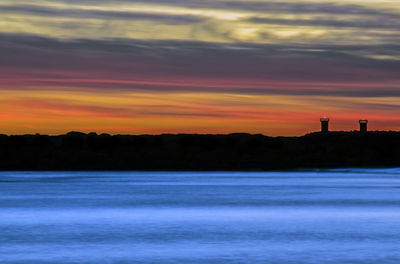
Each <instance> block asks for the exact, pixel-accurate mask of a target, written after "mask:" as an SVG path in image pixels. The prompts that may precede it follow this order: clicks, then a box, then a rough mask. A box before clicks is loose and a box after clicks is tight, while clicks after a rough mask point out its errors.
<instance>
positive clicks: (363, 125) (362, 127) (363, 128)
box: [358, 120, 368, 132]
mask: <svg viewBox="0 0 400 264" xmlns="http://www.w3.org/2000/svg"><path fill="white" fill-rule="evenodd" d="M358 122H359V123H360V132H367V124H368V120H359V121H358Z"/></svg>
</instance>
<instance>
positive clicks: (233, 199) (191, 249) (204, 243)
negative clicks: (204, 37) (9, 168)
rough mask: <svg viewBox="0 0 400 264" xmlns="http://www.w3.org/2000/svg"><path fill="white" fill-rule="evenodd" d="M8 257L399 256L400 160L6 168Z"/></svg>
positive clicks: (296, 263) (94, 261)
mask: <svg viewBox="0 0 400 264" xmlns="http://www.w3.org/2000/svg"><path fill="white" fill-rule="evenodd" d="M0 263H1V264H67V263H68V264H69V263H71V264H72V263H74V264H75V263H76V264H78V263H79V264H85V263H87V264H102V263H106V264H107V263H110V264H111V263H112V264H114V263H116V264H132V263H140V264H150V263H151V264H164V263H182V264H196V263H202V264H203V263H204V264H214V263H215V264H217V263H229V264H235V263H249V264H250V263H251V264H258V263H259V264H278V263H279V264H291V263H293V264H303V263H304V264H306V263H307V264H308V263H315V264H329V263H332V264H333V263H334V264H346V263H349V264H350V263H351V264H361V263H363V264H367V263H368V264H390V263H393V264H399V263H400V169H398V168H394V169H337V170H310V171H292V172H111V171H110V172H0Z"/></svg>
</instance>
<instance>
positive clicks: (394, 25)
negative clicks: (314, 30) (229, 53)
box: [247, 16, 400, 30]
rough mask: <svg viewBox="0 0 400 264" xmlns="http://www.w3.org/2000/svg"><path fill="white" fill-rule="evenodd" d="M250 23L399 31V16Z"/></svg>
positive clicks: (255, 19)
mask: <svg viewBox="0 0 400 264" xmlns="http://www.w3.org/2000/svg"><path fill="white" fill-rule="evenodd" d="M247 21H249V22H251V23H259V24H276V25H293V26H313V27H335V28H363V29H396V30H397V29H400V16H399V17H397V18H396V19H394V18H386V17H384V18H381V19H371V18H358V19H354V18H353V20H343V19H338V18H333V17H332V18H331V19H326V18H321V17H317V18H315V17H314V18H311V19H276V18H266V17H252V18H249V19H247Z"/></svg>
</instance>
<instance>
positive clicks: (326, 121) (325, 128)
mask: <svg viewBox="0 0 400 264" xmlns="http://www.w3.org/2000/svg"><path fill="white" fill-rule="evenodd" d="M320 121H321V132H322V133H328V131H329V118H327V117H326V116H324V117H323V118H321V119H320Z"/></svg>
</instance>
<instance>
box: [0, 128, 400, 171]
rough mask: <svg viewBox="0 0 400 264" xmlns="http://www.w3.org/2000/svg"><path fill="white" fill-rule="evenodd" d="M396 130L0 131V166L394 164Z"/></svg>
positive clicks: (398, 149)
mask: <svg viewBox="0 0 400 264" xmlns="http://www.w3.org/2000/svg"><path fill="white" fill-rule="evenodd" d="M399 166H400V132H379V131H377V132H367V133H361V132H329V133H326V134H323V133H311V134H307V135H305V136H302V137H267V136H263V135H250V134H229V135H187V134H179V135H169V134H166V135H141V136H132V135H115V136H110V135H107V134H102V135H97V134H95V133H90V134H83V133H79V132H71V133H68V134H66V135H61V136H46V135H23V136H6V135H0V170H177V171H180V170H191V171H198V170H216V171H221V170H224V171H234V170H241V171H245V170H259V171H262V170H290V169H307V168H339V167H340V168H344V167H399Z"/></svg>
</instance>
